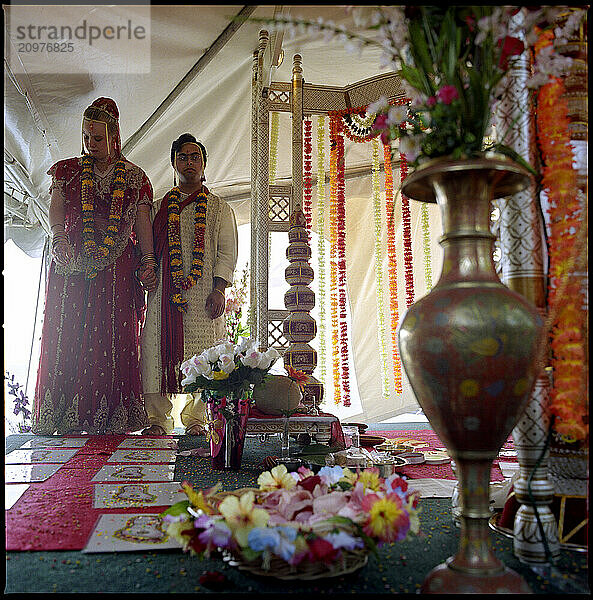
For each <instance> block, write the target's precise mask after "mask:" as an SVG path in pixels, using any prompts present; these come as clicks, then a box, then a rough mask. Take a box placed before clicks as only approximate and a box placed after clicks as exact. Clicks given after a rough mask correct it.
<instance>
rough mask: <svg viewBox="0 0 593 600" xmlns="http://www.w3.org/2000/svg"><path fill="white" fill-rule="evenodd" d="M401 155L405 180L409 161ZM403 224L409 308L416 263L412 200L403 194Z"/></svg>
mask: <svg viewBox="0 0 593 600" xmlns="http://www.w3.org/2000/svg"><path fill="white" fill-rule="evenodd" d="M399 157H400V180H401V181H402V182H403V181H404V179H405V178H406V177H407V176H408V163H407V161H406V157H405V156H404V155H403V154H400V155H399ZM402 224H403V240H404V269H405V277H406V306H407V307H408V308H409V307H410V306H412V304H413V303H414V263H413V259H412V220H411V215H410V201H409V199H408V198H407V197H406V196H404V195H403V194H402Z"/></svg>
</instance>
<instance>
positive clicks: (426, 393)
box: [398, 156, 543, 593]
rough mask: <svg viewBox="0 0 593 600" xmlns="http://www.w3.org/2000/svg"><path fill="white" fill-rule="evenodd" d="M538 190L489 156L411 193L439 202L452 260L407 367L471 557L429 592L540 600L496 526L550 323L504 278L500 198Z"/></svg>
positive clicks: (406, 328) (405, 355)
mask: <svg viewBox="0 0 593 600" xmlns="http://www.w3.org/2000/svg"><path fill="white" fill-rule="evenodd" d="M528 183H529V174H528V172H527V171H526V170H524V169H523V168H522V167H520V166H519V165H517V164H516V163H514V162H512V161H510V160H507V159H506V158H504V157H501V158H498V157H494V158H489V157H486V156H485V157H483V158H476V159H470V160H457V161H454V160H447V159H438V160H436V161H431V162H430V163H427V164H426V165H423V166H422V167H420V168H418V169H417V170H416V171H415V172H414V173H412V174H411V175H409V176H408V177H407V178H406V180H405V181H404V185H403V190H402V193H403V194H405V195H406V196H408V197H409V198H413V199H416V200H420V201H423V202H437V204H438V205H439V207H440V209H441V216H442V223H443V232H444V233H443V235H442V237H441V238H440V240H439V243H440V244H441V246H442V247H443V250H444V257H443V267H442V272H441V275H440V279H439V281H438V283H437V284H436V285H435V287H434V288H433V289H432V291H431V292H430V293H429V294H428V295H426V296H425V297H423V298H421V299H420V300H419V301H418V302H416V303H415V304H414V305H412V306H411V307H410V308H409V310H408V311H407V312H406V314H405V316H404V318H403V320H402V322H401V325H400V329H399V333H398V339H399V346H400V353H401V359H402V363H403V365H404V368H405V370H406V374H407V376H408V378H409V380H410V384H411V386H412V389H413V391H414V394H415V395H416V398H417V400H418V402H419V404H420V406H421V407H422V409H423V410H424V414H425V415H426V417H427V418H428V420H429V422H430V424H431V426H432V427H433V429H434V431H435V432H436V433H437V435H438V436H439V438H440V439H441V440H442V441H443V443H444V444H445V445H446V447H447V450H448V451H449V454H450V455H451V457H452V458H453V460H454V461H455V464H456V470H457V477H458V480H459V490H460V493H459V496H460V497H459V505H460V507H459V508H460V527H461V529H460V544H459V550H458V552H457V554H455V555H454V556H452V557H450V558H449V559H447V561H446V562H445V563H443V564H441V565H439V566H437V567H436V568H435V569H433V570H432V571H431V572H430V574H429V575H428V576H427V578H426V579H425V581H424V584H423V588H422V590H421V591H422V592H423V593H454V592H455V593H492V592H499V593H513V592H516V593H530V589H529V587H528V586H527V584H526V583H525V582H524V580H523V579H522V578H521V577H520V576H519V575H518V574H517V573H515V572H514V571H512V570H510V569H508V568H506V567H505V566H504V564H502V563H501V562H500V561H499V560H498V559H497V558H496V557H495V555H494V553H493V551H492V549H491V547H490V541H489V529H488V519H489V517H490V515H491V513H490V510H489V482H490V470H491V467H492V461H493V460H494V458H495V457H496V456H497V454H498V452H499V450H500V448H501V446H502V445H503V443H504V442H505V441H506V439H507V438H508V436H509V434H510V432H511V430H512V429H513V427H514V426H515V424H516V422H517V420H518V418H519V417H520V415H521V413H522V412H523V410H524V408H525V406H526V403H527V402H528V400H529V394H530V392H531V389H532V387H533V384H534V381H535V377H536V366H535V363H536V348H537V346H538V343H539V341H540V336H541V332H542V327H543V322H542V319H541V317H540V316H539V314H538V312H537V310H536V308H535V306H533V305H532V304H531V303H529V302H528V301H527V300H526V299H525V298H524V297H523V296H521V295H520V294H518V293H516V292H513V291H511V290H509V289H508V288H507V287H506V286H504V285H503V284H502V283H501V282H500V280H499V278H498V276H497V274H496V270H495V266H494V261H493V257H492V252H493V243H494V236H493V235H492V234H491V232H490V225H489V222H490V211H491V206H490V202H491V200H492V199H494V198H501V197H504V196H508V195H510V194H514V193H516V192H518V191H520V190H522V189H523V188H524V187H525V186H526V185H527V184H528Z"/></svg>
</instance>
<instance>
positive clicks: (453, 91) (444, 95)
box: [437, 85, 459, 104]
mask: <svg viewBox="0 0 593 600" xmlns="http://www.w3.org/2000/svg"><path fill="white" fill-rule="evenodd" d="M437 97H438V99H439V100H440V101H441V102H442V103H443V104H451V102H453V100H456V99H457V98H459V94H458V93H457V88H456V87H455V86H454V85H444V86H443V87H442V88H441V89H440V90H439V91H438V92H437Z"/></svg>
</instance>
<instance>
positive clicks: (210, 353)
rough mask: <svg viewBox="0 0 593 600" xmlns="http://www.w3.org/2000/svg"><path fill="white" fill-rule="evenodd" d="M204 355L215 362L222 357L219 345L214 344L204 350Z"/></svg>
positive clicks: (209, 360) (212, 362) (210, 361)
mask: <svg viewBox="0 0 593 600" xmlns="http://www.w3.org/2000/svg"><path fill="white" fill-rule="evenodd" d="M203 355H204V357H205V358H206V360H207V361H208V362H209V363H211V364H215V363H216V361H217V360H218V358H219V357H220V352H219V350H218V346H212V348H208V349H206V350H204V352H203Z"/></svg>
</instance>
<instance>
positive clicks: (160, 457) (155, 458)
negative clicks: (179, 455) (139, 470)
mask: <svg viewBox="0 0 593 600" xmlns="http://www.w3.org/2000/svg"><path fill="white" fill-rule="evenodd" d="M175 455H176V452H175V451H174V450H153V449H152V448H125V449H124V448H121V449H119V450H116V451H115V452H114V453H113V454H112V455H111V456H110V457H109V459H108V460H107V462H110V463H114V462H116V463H172V462H175Z"/></svg>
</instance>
